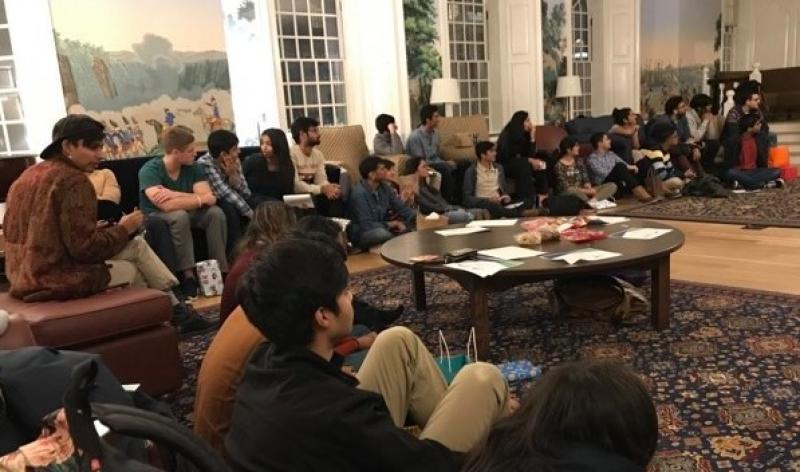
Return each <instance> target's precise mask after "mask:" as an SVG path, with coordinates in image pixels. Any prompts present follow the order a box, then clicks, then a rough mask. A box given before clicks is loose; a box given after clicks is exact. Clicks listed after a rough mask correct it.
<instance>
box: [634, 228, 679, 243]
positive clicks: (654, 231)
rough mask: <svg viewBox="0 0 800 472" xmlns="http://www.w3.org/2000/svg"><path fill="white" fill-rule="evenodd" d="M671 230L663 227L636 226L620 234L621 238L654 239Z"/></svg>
mask: <svg viewBox="0 0 800 472" xmlns="http://www.w3.org/2000/svg"><path fill="white" fill-rule="evenodd" d="M670 231H672V230H671V229H664V228H636V229H629V230H628V231H625V233H623V234H622V238H623V239H641V240H645V239H656V238H657V237H659V236H663V235H665V234H667V233H669V232H670Z"/></svg>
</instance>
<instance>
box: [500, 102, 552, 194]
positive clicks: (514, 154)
mask: <svg viewBox="0 0 800 472" xmlns="http://www.w3.org/2000/svg"><path fill="white" fill-rule="evenodd" d="M532 132H533V122H532V121H531V119H530V115H529V114H528V112H527V111H517V112H514V114H513V115H511V119H510V120H509V121H508V123H506V125H505V127H503V130H502V131H501V132H500V136H499V137H498V138H497V162H498V163H499V164H501V165H502V166H503V169H504V170H505V172H506V176H507V177H511V178H512V179H514V182H515V184H516V193H517V196H518V198H521V199H525V200H530V201H536V198H537V194H538V195H539V203H541V202H542V201H543V200H544V199H545V198H547V195H548V194H549V192H550V184H549V179H548V175H547V163H546V162H545V161H544V160H543V159H541V158H539V157H536V145H535V144H534V143H533V141H532V140H531V133H532Z"/></svg>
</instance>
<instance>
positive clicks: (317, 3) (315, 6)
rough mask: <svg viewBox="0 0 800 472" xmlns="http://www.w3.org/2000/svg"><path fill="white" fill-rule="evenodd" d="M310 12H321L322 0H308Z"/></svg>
mask: <svg viewBox="0 0 800 472" xmlns="http://www.w3.org/2000/svg"><path fill="white" fill-rule="evenodd" d="M308 6H309V10H311V13H322V0H308Z"/></svg>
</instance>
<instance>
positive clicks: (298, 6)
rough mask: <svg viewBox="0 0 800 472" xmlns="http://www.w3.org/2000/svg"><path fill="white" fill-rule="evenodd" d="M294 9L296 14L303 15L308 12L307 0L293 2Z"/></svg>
mask: <svg viewBox="0 0 800 472" xmlns="http://www.w3.org/2000/svg"><path fill="white" fill-rule="evenodd" d="M294 9H295V11H297V12H302V13H305V12H307V11H308V0H294Z"/></svg>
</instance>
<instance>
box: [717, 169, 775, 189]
mask: <svg viewBox="0 0 800 472" xmlns="http://www.w3.org/2000/svg"><path fill="white" fill-rule="evenodd" d="M780 176H781V171H780V169H770V168H767V167H759V168H756V169H748V170H741V169H736V168H734V169H728V172H727V174H726V177H727V179H728V181H730V182H733V181H734V180H736V181H738V182H739V183H740V184H741V185H742V187H744V188H746V189H747V190H754V189H758V188H764V186H765V185H767V183H769V182H772V181H773V180H775V179H777V178H779V177H780Z"/></svg>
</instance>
